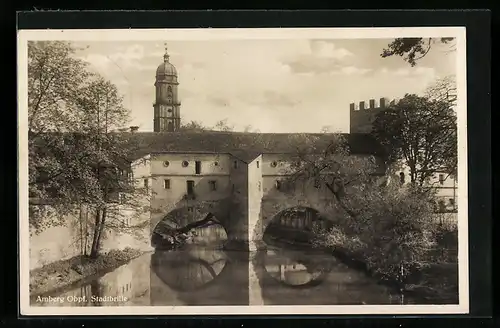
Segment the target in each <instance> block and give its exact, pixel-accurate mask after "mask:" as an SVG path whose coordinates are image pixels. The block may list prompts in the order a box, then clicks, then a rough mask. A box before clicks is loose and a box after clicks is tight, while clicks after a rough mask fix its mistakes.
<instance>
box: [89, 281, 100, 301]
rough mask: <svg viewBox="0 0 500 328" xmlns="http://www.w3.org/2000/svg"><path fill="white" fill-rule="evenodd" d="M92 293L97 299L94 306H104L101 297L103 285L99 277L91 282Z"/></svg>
mask: <svg viewBox="0 0 500 328" xmlns="http://www.w3.org/2000/svg"><path fill="white" fill-rule="evenodd" d="M90 295H92V296H94V297H96V301H95V302H94V303H93V304H92V305H93V306H102V302H101V301H100V297H102V296H103V295H102V286H101V284H100V282H99V279H95V280H93V281H92V282H91V283H90Z"/></svg>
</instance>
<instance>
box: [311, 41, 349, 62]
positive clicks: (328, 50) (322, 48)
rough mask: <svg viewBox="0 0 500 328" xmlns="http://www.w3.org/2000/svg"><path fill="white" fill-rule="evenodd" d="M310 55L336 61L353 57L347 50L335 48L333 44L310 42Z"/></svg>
mask: <svg viewBox="0 0 500 328" xmlns="http://www.w3.org/2000/svg"><path fill="white" fill-rule="evenodd" d="M311 53H312V55H314V56H316V57H320V58H333V59H338V60H342V59H344V58H346V57H350V56H353V53H352V52H350V51H349V50H347V49H344V48H337V47H336V46H335V44H334V43H332V42H327V41H312V42H311Z"/></svg>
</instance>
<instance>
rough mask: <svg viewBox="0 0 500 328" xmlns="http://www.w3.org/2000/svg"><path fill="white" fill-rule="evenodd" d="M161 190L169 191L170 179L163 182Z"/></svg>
mask: <svg viewBox="0 0 500 328" xmlns="http://www.w3.org/2000/svg"><path fill="white" fill-rule="evenodd" d="M163 188H165V189H170V179H165V180H163Z"/></svg>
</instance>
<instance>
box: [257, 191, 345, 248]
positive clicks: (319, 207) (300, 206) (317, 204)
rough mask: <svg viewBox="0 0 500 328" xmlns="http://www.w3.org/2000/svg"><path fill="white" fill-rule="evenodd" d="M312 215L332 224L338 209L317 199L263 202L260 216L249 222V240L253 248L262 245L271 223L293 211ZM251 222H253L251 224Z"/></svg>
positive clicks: (332, 204) (327, 202)
mask: <svg viewBox="0 0 500 328" xmlns="http://www.w3.org/2000/svg"><path fill="white" fill-rule="evenodd" d="M294 209H295V210H303V211H309V212H310V213H314V214H315V216H316V217H317V219H318V220H325V221H330V222H333V221H334V219H335V218H336V217H337V214H338V212H337V211H338V209H337V207H336V206H335V204H334V203H333V202H331V201H327V200H325V199H320V198H317V197H311V198H306V197H290V198H288V199H287V200H286V201H284V202H283V201H276V200H272V199H270V200H263V201H262V205H261V211H260V215H259V216H258V217H257V218H255V219H254V220H250V234H251V236H250V238H251V241H252V242H253V243H254V245H255V247H257V248H260V247H261V246H262V245H263V237H264V233H265V231H266V229H267V228H268V227H269V225H270V224H271V222H273V221H274V220H276V219H277V218H279V217H281V216H284V215H286V214H287V213H289V212H290V211H293V210H294ZM252 221H253V222H252Z"/></svg>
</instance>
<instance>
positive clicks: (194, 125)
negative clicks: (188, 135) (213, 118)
mask: <svg viewBox="0 0 500 328" xmlns="http://www.w3.org/2000/svg"><path fill="white" fill-rule="evenodd" d="M206 130H207V128H206V127H205V126H203V124H202V123H201V122H198V121H191V122H189V123H187V124H183V125H181V131H191V132H203V131H206Z"/></svg>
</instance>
